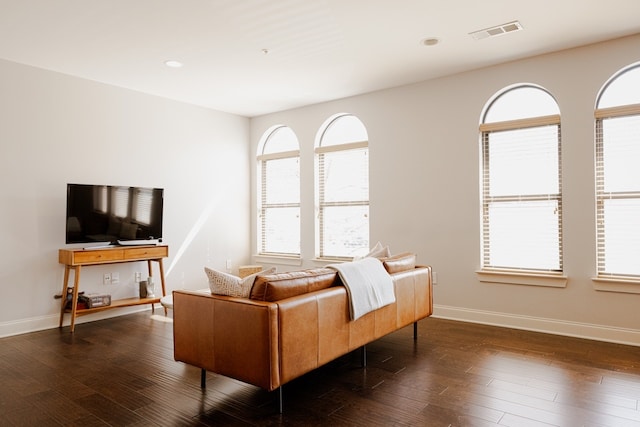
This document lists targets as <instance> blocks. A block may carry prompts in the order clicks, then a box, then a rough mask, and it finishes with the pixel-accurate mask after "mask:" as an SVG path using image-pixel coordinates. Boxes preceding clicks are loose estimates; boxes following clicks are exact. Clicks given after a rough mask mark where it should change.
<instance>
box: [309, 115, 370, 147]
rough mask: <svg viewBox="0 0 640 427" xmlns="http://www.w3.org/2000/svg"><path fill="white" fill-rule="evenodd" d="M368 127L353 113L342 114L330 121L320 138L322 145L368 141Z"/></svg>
mask: <svg viewBox="0 0 640 427" xmlns="http://www.w3.org/2000/svg"><path fill="white" fill-rule="evenodd" d="M368 139H369V136H368V135H367V129H366V128H365V126H364V124H363V123H362V122H361V121H360V119H359V118H357V117H356V116H354V115H352V114H341V115H338V116H336V117H334V118H332V119H330V120H329V121H328V124H327V125H326V126H325V127H324V131H323V132H322V136H321V138H320V146H322V147H328V146H332V145H340V144H348V143H351V142H366V141H368Z"/></svg>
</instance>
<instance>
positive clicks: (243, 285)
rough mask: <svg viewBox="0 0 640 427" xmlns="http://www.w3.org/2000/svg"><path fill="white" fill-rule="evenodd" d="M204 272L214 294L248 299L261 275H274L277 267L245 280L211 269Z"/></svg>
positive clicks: (205, 269) (254, 274)
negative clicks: (254, 283)
mask: <svg viewBox="0 0 640 427" xmlns="http://www.w3.org/2000/svg"><path fill="white" fill-rule="evenodd" d="M204 272H205V273H206V274H207V277H208V278H209V289H211V293H212V294H216V295H226V296H230V297H241V298H247V297H249V294H250V293H251V287H252V286H253V282H254V280H255V279H256V276H257V275H259V274H272V273H275V272H276V269H275V267H272V268H269V269H267V270H263V271H259V272H257V273H253V274H252V275H250V276H247V277H245V278H244V279H241V278H239V277H238V276H234V275H233V274H229V273H225V272H223V271H217V270H213V269H211V268H207V267H205V268H204Z"/></svg>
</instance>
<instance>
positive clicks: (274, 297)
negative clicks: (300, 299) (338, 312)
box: [249, 268, 342, 302]
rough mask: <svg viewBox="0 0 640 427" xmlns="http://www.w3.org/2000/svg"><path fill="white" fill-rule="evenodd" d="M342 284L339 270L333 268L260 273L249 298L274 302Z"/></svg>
mask: <svg viewBox="0 0 640 427" xmlns="http://www.w3.org/2000/svg"><path fill="white" fill-rule="evenodd" d="M341 284H342V282H341V281H340V279H339V278H338V277H337V272H336V271H335V270H333V269H331V268H314V269H310V270H301V271H290V272H287V273H276V274H258V276H257V277H256V280H255V281H254V283H253V287H252V288H251V294H250V296H249V298H251V299H253V300H259V301H268V302H274V301H279V300H282V299H285V298H290V297H294V296H297V295H302V294H306V293H309V292H314V291H319V290H321V289H326V288H329V287H331V286H334V285H341Z"/></svg>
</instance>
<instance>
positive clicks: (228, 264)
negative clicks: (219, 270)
mask: <svg viewBox="0 0 640 427" xmlns="http://www.w3.org/2000/svg"><path fill="white" fill-rule="evenodd" d="M227 270H231V260H230V259H228V260H227Z"/></svg>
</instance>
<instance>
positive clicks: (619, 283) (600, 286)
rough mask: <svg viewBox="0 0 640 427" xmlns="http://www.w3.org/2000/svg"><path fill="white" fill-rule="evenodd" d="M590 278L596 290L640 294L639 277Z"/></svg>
mask: <svg viewBox="0 0 640 427" xmlns="http://www.w3.org/2000/svg"><path fill="white" fill-rule="evenodd" d="M591 280H592V281H593V289H595V290H596V291H604V292H622V293H626V294H640V279H638V278H636V277H622V276H618V277H594V278H592V279H591Z"/></svg>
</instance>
